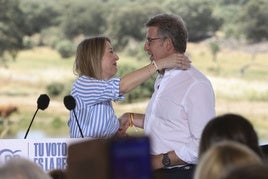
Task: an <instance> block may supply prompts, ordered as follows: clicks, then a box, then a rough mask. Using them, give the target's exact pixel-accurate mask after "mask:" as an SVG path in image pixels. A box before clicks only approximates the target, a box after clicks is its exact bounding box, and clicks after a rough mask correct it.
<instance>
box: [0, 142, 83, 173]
mask: <svg viewBox="0 0 268 179" xmlns="http://www.w3.org/2000/svg"><path fill="white" fill-rule="evenodd" d="M84 140H85V139H82V138H46V139H0V165H2V164H4V163H5V162H6V161H7V160H9V159H11V158H14V157H23V158H27V159H30V160H32V161H34V162H35V163H37V164H38V165H39V166H40V167H41V168H42V169H43V170H44V171H50V170H53V169H65V168H66V166H67V152H68V146H69V145H70V144H74V143H77V142H81V141H84Z"/></svg>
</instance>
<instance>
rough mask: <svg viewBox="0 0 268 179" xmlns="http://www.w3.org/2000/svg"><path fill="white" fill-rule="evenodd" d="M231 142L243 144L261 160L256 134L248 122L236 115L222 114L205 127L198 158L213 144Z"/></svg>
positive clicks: (261, 154) (261, 155)
mask: <svg viewBox="0 0 268 179" xmlns="http://www.w3.org/2000/svg"><path fill="white" fill-rule="evenodd" d="M224 140H231V141H235V142H239V143H242V144H245V145H246V146H248V147H249V148H251V149H252V150H253V151H254V152H255V153H256V154H257V155H259V156H260V157H261V158H263V153H262V151H261V149H260V147H259V139H258V136H257V133H256V131H255V129H254V127H253V125H252V124H251V123H250V121H249V120H248V119H246V118H244V117H243V116H241V115H238V114H232V113H228V114H223V115H220V116H217V117H215V118H213V119H212V120H210V121H209V122H208V123H207V125H206V126H205V128H204V130H203V132H202V135H201V140H200V145H199V157H201V156H202V155H203V153H205V152H206V151H207V150H208V149H209V148H210V147H211V146H212V145H214V144H215V143H218V142H221V141H224Z"/></svg>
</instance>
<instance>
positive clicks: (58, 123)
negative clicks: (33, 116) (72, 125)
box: [51, 117, 66, 129]
mask: <svg viewBox="0 0 268 179" xmlns="http://www.w3.org/2000/svg"><path fill="white" fill-rule="evenodd" d="M63 125H66V123H65V122H63V121H62V120H61V119H60V118H58V117H56V118H54V119H53V121H51V126H52V127H53V128H55V129H59V128H60V127H62V126H63Z"/></svg>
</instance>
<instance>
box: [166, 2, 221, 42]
mask: <svg viewBox="0 0 268 179" xmlns="http://www.w3.org/2000/svg"><path fill="white" fill-rule="evenodd" d="M165 7H166V9H167V10H170V11H171V12H172V13H174V14H177V15H180V16H181V17H182V18H183V20H184V21H185V23H186V25H187V29H188V32H189V41H199V40H202V39H205V38H207V37H210V36H213V35H214V32H216V31H217V30H218V29H219V28H220V26H221V22H222V21H221V20H220V19H217V18H216V17H214V16H213V7H212V3H211V2H210V1H208V0H204V1H199V0H188V1H177V0H170V1H167V3H166V4H165Z"/></svg>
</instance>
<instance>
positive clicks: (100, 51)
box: [68, 36, 190, 138]
mask: <svg viewBox="0 0 268 179" xmlns="http://www.w3.org/2000/svg"><path fill="white" fill-rule="evenodd" d="M118 60H119V57H118V56H117V54H116V53H115V51H114V50H113V47H112V43H111V40H110V39H109V38H108V37H104V36H97V37H91V38H87V39H85V40H83V41H82V42H81V43H80V44H79V45H78V47H77V52H76V58H75V62H74V72H75V74H76V75H77V76H78V78H77V79H76V80H75V82H74V84H73V86H72V89H71V95H72V96H73V97H74V98H75V101H76V107H75V109H74V111H75V113H73V112H72V111H71V112H70V118H69V121H68V126H69V132H70V137H72V138H80V137H83V136H84V137H87V138H110V137H112V136H114V135H115V134H120V133H117V132H118V130H119V126H120V122H119V120H118V118H117V116H116V114H115V112H114V109H113V106H112V101H120V100H123V99H124V94H126V93H128V92H130V91H131V90H133V89H134V88H136V87H137V86H139V85H140V84H141V83H143V82H144V81H146V80H147V79H149V78H150V77H152V76H153V75H154V74H155V73H156V72H157V71H158V70H163V69H169V68H174V67H178V68H180V69H188V68H189V67H190V61H189V60H188V58H187V57H186V56H185V55H184V54H183V53H179V52H178V53H174V54H172V55H170V56H166V57H165V58H161V59H160V60H159V61H157V62H155V61H152V62H151V63H149V64H148V65H146V66H144V67H142V68H140V69H138V70H136V71H134V72H131V73H129V74H126V75H124V76H123V77H121V78H120V77H114V75H115V74H116V73H117V61H118ZM156 67H157V68H156ZM75 115H76V116H77V120H78V123H79V125H80V126H81V131H80V128H79V125H78V124H77V121H76V116H75Z"/></svg>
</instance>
